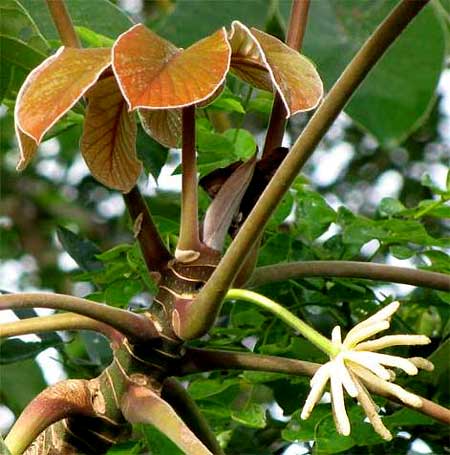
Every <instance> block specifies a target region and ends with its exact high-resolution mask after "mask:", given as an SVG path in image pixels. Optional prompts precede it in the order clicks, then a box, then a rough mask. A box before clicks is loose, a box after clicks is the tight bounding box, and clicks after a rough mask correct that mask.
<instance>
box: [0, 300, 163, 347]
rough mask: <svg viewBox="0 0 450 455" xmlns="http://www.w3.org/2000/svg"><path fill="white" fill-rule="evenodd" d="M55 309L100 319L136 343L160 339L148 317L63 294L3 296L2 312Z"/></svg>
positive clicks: (0, 306)
mask: <svg viewBox="0 0 450 455" xmlns="http://www.w3.org/2000/svg"><path fill="white" fill-rule="evenodd" d="M35 307H36V308H52V309H55V310H65V311H72V312H73V313H77V314H81V315H83V316H87V317H88V318H92V319H96V320H97V321H99V322H103V323H105V324H108V325H109V326H111V327H114V328H115V329H116V330H118V331H119V332H121V333H123V334H124V335H125V336H127V337H129V338H130V339H132V340H137V341H144V340H150V339H154V338H158V337H159V333H158V330H157V329H156V327H155V325H154V323H153V321H152V320H150V319H149V317H148V316H146V315H144V314H135V313H131V312H129V311H126V310H120V309H118V308H112V307H109V306H106V305H102V304H100V303H95V302H92V301H90V300H86V299H82V298H79V297H72V296H70V295H63V294H47V293H23V294H7V295H1V296H0V310H12V309H15V308H35Z"/></svg>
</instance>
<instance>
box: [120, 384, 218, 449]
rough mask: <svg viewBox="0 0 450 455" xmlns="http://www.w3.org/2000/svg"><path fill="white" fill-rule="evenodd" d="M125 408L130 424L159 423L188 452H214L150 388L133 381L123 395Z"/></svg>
mask: <svg viewBox="0 0 450 455" xmlns="http://www.w3.org/2000/svg"><path fill="white" fill-rule="evenodd" d="M121 410H122V413H123V415H124V417H125V419H126V420H127V421H128V422H130V423H147V424H151V425H153V426H155V427H156V428H157V429H158V430H159V431H161V432H162V433H164V434H165V435H166V436H167V437H168V438H170V439H171V440H172V441H173V442H174V443H175V444H176V445H177V446H178V447H179V448H180V449H181V450H183V452H184V453H185V454H186V455H212V453H211V452H210V451H209V450H208V449H207V448H206V446H205V445H204V444H203V443H202V442H201V441H200V440H199V439H198V438H197V437H196V436H195V434H194V433H193V432H192V431H191V430H190V429H189V428H188V426H187V425H186V424H185V423H184V422H183V421H182V420H181V418H180V417H179V416H178V415H177V413H176V412H175V410H174V409H173V408H172V407H171V406H170V405H169V404H168V403H166V402H165V401H164V400H163V399H162V398H161V397H159V396H158V395H157V394H156V393H155V392H153V391H152V390H150V389H148V388H146V387H142V386H136V385H133V384H131V385H130V386H129V387H128V390H127V391H126V393H125V394H124V396H123V398H122V403H121Z"/></svg>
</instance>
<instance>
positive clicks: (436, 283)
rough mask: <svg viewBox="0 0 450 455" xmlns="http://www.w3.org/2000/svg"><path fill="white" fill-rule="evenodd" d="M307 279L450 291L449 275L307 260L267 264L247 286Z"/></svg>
mask: <svg viewBox="0 0 450 455" xmlns="http://www.w3.org/2000/svg"><path fill="white" fill-rule="evenodd" d="M306 277H341V278H363V279H366V280H380V281H387V282H390V283H402V284H409V285H411V286H421V287H425V288H431V289H437V290H439V291H450V275H447V274H445V273H438V272H428V271H425V270H416V269H410V268H406V267H395V266H392V265H384V264H373V263H370V262H358V261H304V262H288V263H285V264H276V265H268V266H265V267H259V268H257V269H256V270H255V272H254V273H253V275H252V277H251V278H250V280H249V281H248V283H246V285H245V286H246V287H258V286H261V285H264V284H268V283H273V282H276V281H284V280H289V279H293V278H306Z"/></svg>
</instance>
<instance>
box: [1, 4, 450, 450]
mask: <svg viewBox="0 0 450 455" xmlns="http://www.w3.org/2000/svg"><path fill="white" fill-rule="evenodd" d="M67 3H68V7H69V9H70V12H71V14H72V16H73V20H74V23H75V25H76V27H77V31H78V33H79V35H80V37H81V40H82V42H83V45H84V46H86V47H98V46H110V45H111V43H112V42H113V40H114V39H115V38H116V37H117V36H118V35H119V34H120V33H122V32H124V31H125V30H127V29H128V28H129V27H130V25H131V24H132V23H133V22H144V23H145V24H146V25H147V26H149V27H151V28H152V29H153V30H155V31H156V32H157V33H159V34H160V35H162V36H164V37H166V38H167V39H169V40H171V41H173V42H174V43H175V44H177V45H179V46H183V47H186V46H189V45H190V44H191V43H193V42H195V41H196V40H198V39H200V38H202V37H204V36H206V35H207V34H209V33H212V32H213V31H215V30H216V29H217V28H219V27H221V26H223V25H225V26H229V24H230V23H231V21H232V20H234V19H238V20H241V21H242V22H244V23H245V24H247V25H249V26H255V27H258V28H260V29H263V30H266V31H268V32H270V33H272V34H275V35H276V36H278V37H280V38H283V37H284V33H285V30H286V23H287V20H288V14H289V9H290V2H289V1H287V0H278V1H277V0H270V1H269V0H246V1H236V0H206V1H203V0H195V1H188V0H178V1H172V0H154V1H150V0H145V1H144V0H120V1H115V2H110V1H108V0H95V1H90V0H68V1H67ZM394 4H395V1H391V0H346V1H345V2H344V1H341V0H315V1H312V3H311V8H310V13H309V22H308V27H307V32H306V37H305V43H304V47H303V50H302V52H303V53H304V54H305V55H306V56H307V57H309V58H310V59H311V60H312V61H313V62H314V63H315V64H316V65H317V67H318V70H319V73H320V74H321V76H322V78H323V80H324V83H325V87H326V89H329V88H330V87H331V86H332V84H333V83H334V81H336V79H337V78H338V76H339V74H340V72H341V71H342V70H343V68H344V67H345V65H346V64H347V63H348V62H349V61H350V59H351V58H352V56H353V55H354V54H355V52H356V51H357V50H358V48H359V47H360V46H361V44H362V43H363V42H364V40H365V39H366V38H367V37H368V36H369V34H370V33H371V32H372V31H373V30H374V28H375V27H376V25H377V24H378V23H379V22H380V21H381V20H382V19H383V18H384V17H385V16H386V14H387V13H388V11H389V10H390V9H391V8H392V6H393V5H394ZM449 25H450V1H449V0H441V1H437V0H433V1H432V2H431V3H430V5H428V6H427V7H426V8H425V10H424V11H423V13H422V14H421V15H420V16H419V17H418V18H417V20H416V21H415V22H414V23H413V24H412V25H411V26H410V27H409V28H408V29H407V31H406V32H405V33H404V35H402V37H401V38H400V39H399V40H398V42H396V43H395V44H394V45H393V46H392V48H391V49H390V50H389V51H388V53H387V55H386V56H385V57H384V58H383V60H382V61H381V62H380V63H379V64H378V65H377V67H376V68H375V70H374V71H373V72H372V73H371V74H370V75H369V77H368V78H367V80H366V81H365V82H364V84H363V85H362V87H361V88H360V89H359V90H358V91H357V93H356V94H355V95H354V97H353V98H352V100H351V102H350V104H349V105H348V106H347V108H346V110H345V114H342V115H341V116H340V117H339V118H338V120H337V121H336V122H335V124H334V125H333V126H332V128H331V129H330V131H329V132H328V134H327V135H326V137H325V138H324V140H323V141H322V142H321V144H320V145H319V147H318V149H317V151H316V153H315V154H314V156H313V157H312V159H311V160H310V161H309V163H308V165H307V166H306V168H305V170H304V173H303V174H302V175H301V176H299V177H298V179H297V181H296V183H295V185H294V186H293V188H292V189H291V191H290V192H289V193H288V194H287V195H286V197H285V199H284V200H283V203H282V204H281V206H280V208H279V209H278V211H277V212H276V214H275V215H274V216H273V217H272V219H271V221H270V223H269V226H268V228H267V231H266V234H265V236H264V239H263V245H262V249H261V253H260V256H259V259H258V263H259V265H267V264H273V263H277V262H283V261H293V260H308V259H356V260H358V259H359V260H370V261H374V262H382V263H388V264H402V265H407V266H413V267H419V268H423V269H429V270H436V271H441V272H445V273H450V257H449V252H450V234H449V226H450V205H449V201H450V177H449V174H448V165H449V162H450V117H449V116H450V89H449V84H450V72H449V71H448V69H447V67H448V44H449V42H448V37H449ZM0 46H1V47H0V101H2V103H3V104H2V105H1V107H0V147H1V155H0V160H1V161H0V162H1V174H0V177H1V182H0V185H1V200H0V288H1V289H2V291H4V292H18V291H24V290H51V291H55V292H61V293H69V294H75V295H83V296H89V298H91V299H93V300H97V301H102V302H106V303H108V304H111V305H115V306H119V307H125V308H126V307H128V308H131V309H133V310H139V309H141V308H145V307H147V306H148V305H151V296H152V295H154V293H155V287H154V285H153V283H152V282H151V280H150V279H149V278H148V277H147V275H146V273H145V266H144V265H143V262H142V258H141V257H140V252H139V249H138V247H137V246H136V244H135V243H134V238H133V235H132V229H131V226H130V221H129V219H128V217H127V215H126V214H125V212H124V209H125V207H124V203H123V201H122V198H121V195H120V194H118V193H116V192H114V191H111V190H109V189H107V188H105V187H103V186H101V185H100V184H99V183H97V182H96V181H95V180H94V179H93V178H92V177H90V175H89V174H88V171H87V168H86V166H85V164H84V162H83V161H82V159H81V157H80V153H79V148H78V142H79V137H80V133H81V129H82V122H83V107H82V106H81V105H78V106H76V107H75V108H74V110H73V111H72V112H71V113H70V114H69V115H67V116H66V117H65V118H64V119H63V120H62V121H61V122H59V123H58V125H57V126H56V127H54V128H53V130H52V131H51V132H50V133H49V134H48V135H47V140H46V141H45V142H44V143H43V144H42V146H41V147H40V150H39V153H38V156H37V157H36V159H35V160H34V161H33V163H32V165H31V166H29V168H28V169H27V170H26V171H25V172H23V173H22V174H18V173H17V172H16V171H15V165H16V162H17V158H18V150H17V144H16V142H15V139H14V125H13V110H14V102H15V98H16V96H17V92H18V89H19V88H20V86H21V84H22V82H23V81H24V78H25V77H26V75H27V74H28V72H29V71H30V70H31V69H33V68H34V67H35V66H36V65H38V64H39V63H40V62H41V61H42V60H43V59H44V58H45V57H46V56H48V55H50V54H51V53H52V52H54V51H55V50H56V49H57V48H58V47H59V46H60V42H59V40H58V36H57V33H56V30H55V28H54V27H53V25H52V22H51V19H50V16H49V14H48V12H47V9H46V6H45V2H44V0H0ZM271 103H272V95H271V94H268V93H265V92H260V91H257V90H253V91H252V90H249V88H248V87H247V86H245V85H244V84H242V83H240V82H239V81H238V80H237V79H235V78H234V77H233V76H229V78H228V81H227V88H226V90H225V91H224V93H223V95H222V96H221V97H220V98H219V99H217V100H216V101H215V102H214V103H213V104H212V105H210V106H208V107H206V108H203V109H199V112H198V122H197V123H198V125H197V133H198V134H197V146H198V152H199V169H200V172H201V174H202V175H206V174H208V173H209V172H211V171H212V170H214V169H217V168H219V167H224V166H226V165H228V164H230V163H232V162H235V161H237V160H239V159H245V158H247V157H249V156H251V155H252V154H253V153H254V152H255V150H256V148H257V147H261V145H262V143H263V140H264V131H265V127H266V126H267V123H268V119H269V114H270V108H271ZM308 117H309V114H301V115H297V116H296V117H294V118H293V119H292V120H291V121H290V122H289V125H288V129H287V133H286V135H285V138H284V145H286V146H289V145H290V144H292V142H293V141H294V140H295V138H296V137H297V136H298V134H299V133H300V132H301V130H302V128H303V127H304V125H305V123H306V122H307V120H308ZM138 149H139V155H140V158H141V159H142V160H143V162H144V166H145V170H146V173H145V175H143V176H142V177H141V180H140V187H141V190H142V191H143V193H144V194H145V195H146V197H147V198H148V203H149V206H150V208H151V211H152V214H153V215H154V217H155V219H156V222H157V224H158V226H159V228H160V230H161V232H162V234H163V237H164V239H165V241H166V242H167V243H168V244H169V245H174V244H175V243H176V235H177V233H178V217H179V190H180V179H179V175H178V169H177V167H178V164H179V154H178V152H177V151H176V150H167V149H165V148H164V147H162V146H160V145H159V144H157V143H156V142H154V141H153V140H152V139H150V138H149V137H148V136H146V135H145V133H144V132H143V131H142V130H141V129H140V131H139V136H138ZM200 199H201V200H200V203H201V204H200V205H201V210H202V211H204V210H205V209H206V207H207V204H208V197H207V195H206V193H203V192H202V193H201V194H200ZM260 291H261V292H262V293H264V294H266V295H268V296H270V297H272V298H274V299H275V300H277V301H280V302H282V303H283V304H285V305H286V306H288V307H289V308H290V309H291V310H293V311H295V312H296V313H298V314H300V315H301V317H303V318H304V319H305V320H307V321H308V322H309V323H311V324H314V326H315V327H317V328H318V329H319V330H321V331H322V332H323V333H325V334H329V333H330V330H331V328H332V327H333V326H334V325H336V324H340V325H342V326H344V327H349V326H351V325H352V324H354V323H355V322H356V321H358V320H360V319H362V318H364V317H365V316H366V315H367V313H369V312H371V311H373V310H374V309H375V308H376V306H377V305H379V304H380V303H387V302H389V301H390V300H393V299H394V298H398V299H400V300H401V301H404V302H405V303H406V304H405V305H404V306H403V309H402V311H401V312H400V315H399V316H398V317H397V318H396V319H395V320H394V321H393V324H392V325H393V330H394V331H396V330H401V331H402V332H404V333H409V332H416V331H418V332H420V333H424V334H427V335H428V336H430V337H431V338H432V340H433V343H432V345H431V346H427V347H424V348H421V351H422V352H418V351H420V349H419V350H417V349H415V350H414V352H415V354H414V355H423V356H430V358H431V359H432V360H434V361H435V364H436V367H437V368H436V372H435V373H433V374H429V373H421V374H420V375H419V376H418V377H416V378H413V379H408V380H406V379H404V381H403V382H404V383H405V384H406V383H407V385H408V387H409V388H411V389H412V390H414V391H416V392H418V393H421V394H423V395H424V396H426V397H428V398H430V399H433V400H434V401H436V402H440V403H442V404H443V405H447V406H448V405H449V404H450V394H449V388H448V384H449V379H450V377H449V375H450V372H449V362H448V359H449V358H450V343H449V335H450V320H449V316H450V306H449V305H450V296H449V294H448V293H443V292H436V291H432V290H425V289H416V288H412V287H410V286H399V285H395V286H394V285H388V284H386V283H370V282H368V281H365V280H354V279H352V280H350V279H302V280H290V281H289V282H286V283H282V284H277V285H270V286H267V287H262V288H261V289H260ZM34 314H35V313H34V312H33V311H31V310H30V311H26V312H16V314H15V315H12V314H11V315H10V316H6V315H1V316H0V318H1V319H0V320H2V321H6V320H10V319H14V318H15V317H20V318H24V317H30V316H33V315H34ZM39 314H42V312H39ZM194 344H195V345H198V346H215V347H226V348H228V349H234V350H252V351H254V352H259V353H266V354H276V355H281V356H287V357H291V358H301V359H304V360H305V359H306V360H311V361H322V360H324V358H323V356H322V355H321V353H320V352H319V351H317V350H316V349H315V348H314V347H312V346H310V345H309V344H308V343H307V342H306V341H304V340H302V339H299V338H298V337H295V336H293V334H292V333H291V332H290V331H289V330H287V329H286V328H285V326H284V325H283V324H282V323H280V322H279V321H277V320H274V319H273V318H271V317H269V316H268V315H267V314H265V313H263V312H261V311H259V310H258V309H256V308H249V307H248V306H247V305H242V304H237V303H236V304H232V303H228V304H227V305H226V306H225V308H224V310H223V312H222V316H221V318H220V319H219V324H218V326H217V327H216V328H215V329H214V330H213V331H212V333H211V334H210V336H209V337H208V339H202V340H201V341H198V342H196V343H194ZM49 347H51V348H50V349H49ZM0 349H1V354H2V355H1V361H0V371H1V376H0V402H1V403H3V406H2V407H1V408H0V409H1V413H0V420H1V421H2V427H1V430H2V431H6V429H7V427H8V426H9V425H10V424H11V423H12V421H13V419H14V417H13V416H14V415H17V414H18V413H19V412H20V411H21V410H22V409H23V407H24V406H25V405H26V404H27V403H28V402H29V401H30V399H31V398H32V397H33V396H35V395H36V394H37V393H38V392H39V391H40V390H42V388H44V387H45V385H46V384H47V383H52V382H54V381H56V380H58V379H61V378H64V377H92V375H95V374H97V373H98V372H99V371H100V370H101V369H102V368H103V366H104V365H106V364H107V363H108V362H109V360H110V352H109V348H108V346H107V343H106V342H105V340H103V339H102V338H101V337H100V336H94V335H92V334H89V333H81V334H55V333H54V334H47V335H42V336H39V337H37V336H30V337H24V338H22V339H20V340H19V339H12V340H8V341H3V342H2V344H1V345H0ZM407 353H408V349H407V348H405V349H404V354H405V355H407ZM36 357H37V360H36ZM186 384H189V385H188V387H189V391H190V393H191V395H192V396H193V397H194V398H195V399H196V400H197V402H198V403H199V405H200V407H201V408H202V410H203V411H204V413H205V415H206V416H207V417H208V419H209V420H210V422H211V423H212V424H213V426H214V429H215V431H216V432H217V434H218V435H219V439H220V441H221V442H222V443H223V445H224V446H225V447H226V448H227V453H229V454H243V453H245V454H274V453H277V454H282V453H283V454H286V455H288V454H289V455H293V454H302V453H310V452H311V451H315V453H349V454H350V453H351V454H355V453H375V452H377V453H380V451H381V452H382V453H395V454H399V453H408V454H411V453H416V452H420V453H444V451H445V450H448V439H447V436H448V431H445V429H444V430H443V427H442V426H441V425H439V424H437V423H435V422H432V421H431V420H429V419H427V418H425V417H424V416H422V415H420V414H418V413H414V412H413V411H410V410H407V409H401V408H400V407H398V406H395V405H393V404H392V403H386V402H385V401H383V400H380V405H382V406H383V412H384V413H385V414H386V418H385V422H386V423H387V425H388V426H389V427H390V428H391V429H393V430H394V431H395V432H396V434H397V437H396V438H395V439H394V441H393V442H392V443H389V444H382V441H381V439H380V438H378V436H377V435H376V434H375V433H374V432H373V431H372V429H371V428H370V426H369V425H367V424H365V423H363V420H362V418H361V412H360V409H359V408H358V407H357V406H353V407H351V408H350V409H351V410H350V414H351V415H352V416H354V418H353V419H352V423H353V426H354V430H353V432H352V436H351V437H348V438H345V437H341V436H338V435H337V434H336V432H335V430H334V426H333V423H332V418H331V413H330V407H329V405H323V406H322V409H321V406H319V409H317V410H316V411H315V412H314V413H313V416H312V417H311V419H310V420H308V421H307V422H303V421H301V420H300V418H299V408H300V406H301V404H302V402H303V400H304V398H305V395H306V391H307V389H308V384H307V381H306V379H304V378H290V377H287V376H284V375H277V374H262V373H249V372H246V373H242V372H234V373H224V372H217V373H213V374H210V375H208V376H206V377H205V376H201V377H199V376H192V377H189V378H186ZM136 435H137V438H136V441H131V442H129V443H127V444H125V445H123V446H121V447H117V448H115V449H113V450H111V453H115V454H119V453H124V454H125V453H127V454H128V453H139V452H140V451H142V450H148V449H150V450H151V451H152V452H151V453H155V454H156V453H157V454H174V453H176V448H174V447H173V446H171V445H170V443H169V442H168V441H167V440H166V439H165V438H164V437H163V436H161V435H160V434H158V433H157V432H156V430H155V429H153V428H151V427H139V428H136ZM313 441H315V442H314V443H313Z"/></svg>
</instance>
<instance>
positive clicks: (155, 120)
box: [139, 109, 181, 147]
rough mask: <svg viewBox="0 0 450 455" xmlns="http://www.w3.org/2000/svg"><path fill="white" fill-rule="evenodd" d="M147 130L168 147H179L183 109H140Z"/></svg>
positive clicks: (140, 115) (143, 124) (142, 122)
mask: <svg viewBox="0 0 450 455" xmlns="http://www.w3.org/2000/svg"><path fill="white" fill-rule="evenodd" d="M139 117H140V119H141V124H142V127H143V128H144V130H145V132H146V133H147V134H148V135H149V136H151V137H152V138H154V139H155V140H156V141H158V142H159V143H160V144H162V145H164V146H166V147H179V146H180V139H181V109H139Z"/></svg>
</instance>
